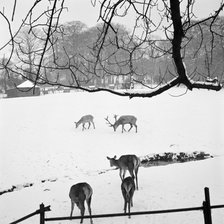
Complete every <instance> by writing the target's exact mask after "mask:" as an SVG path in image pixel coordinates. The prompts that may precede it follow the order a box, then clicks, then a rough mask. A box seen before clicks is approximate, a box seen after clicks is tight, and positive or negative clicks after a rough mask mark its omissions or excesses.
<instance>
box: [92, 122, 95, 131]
mask: <svg viewBox="0 0 224 224" xmlns="http://www.w3.org/2000/svg"><path fill="white" fill-rule="evenodd" d="M92 125H93V128H94V129H95V124H94V122H93V121H92Z"/></svg>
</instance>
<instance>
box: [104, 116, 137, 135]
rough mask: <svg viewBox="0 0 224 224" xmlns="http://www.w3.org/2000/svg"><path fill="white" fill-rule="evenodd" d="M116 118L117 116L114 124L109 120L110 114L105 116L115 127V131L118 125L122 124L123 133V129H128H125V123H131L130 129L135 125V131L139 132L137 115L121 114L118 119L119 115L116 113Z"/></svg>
mask: <svg viewBox="0 0 224 224" xmlns="http://www.w3.org/2000/svg"><path fill="white" fill-rule="evenodd" d="M114 118H115V123H114V124H112V123H111V122H110V121H109V119H108V116H107V117H106V118H105V120H106V121H107V123H108V124H109V125H110V127H113V128H114V131H116V129H117V127H118V126H120V125H121V126H122V133H123V131H126V130H125V129H124V125H125V124H130V128H129V130H128V131H130V130H131V129H132V127H133V126H135V132H136V133H137V124H136V121H137V118H136V117H135V116H133V115H123V116H120V117H119V118H118V119H117V115H114Z"/></svg>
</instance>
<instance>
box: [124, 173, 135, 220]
mask: <svg viewBox="0 0 224 224" xmlns="http://www.w3.org/2000/svg"><path fill="white" fill-rule="evenodd" d="M121 192H122V195H123V198H124V213H127V206H128V214H129V218H131V216H130V210H131V207H133V195H134V192H135V182H134V179H133V178H132V177H130V176H129V177H126V178H125V179H123V181H122V183H121Z"/></svg>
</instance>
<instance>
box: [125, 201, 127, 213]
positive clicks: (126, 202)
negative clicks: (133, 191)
mask: <svg viewBox="0 0 224 224" xmlns="http://www.w3.org/2000/svg"><path fill="white" fill-rule="evenodd" d="M126 212H127V200H126V199H124V213H126Z"/></svg>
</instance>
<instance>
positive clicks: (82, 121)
mask: <svg viewBox="0 0 224 224" xmlns="http://www.w3.org/2000/svg"><path fill="white" fill-rule="evenodd" d="M93 118H94V117H93V116H92V115H90V114H88V115H85V116H82V117H81V118H80V119H79V121H77V122H74V123H75V126H76V128H78V127H79V125H80V124H82V130H84V129H86V128H85V124H86V123H88V124H89V126H88V129H89V128H90V125H91V124H92V125H93V128H94V129H95V124H94V122H93Z"/></svg>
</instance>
